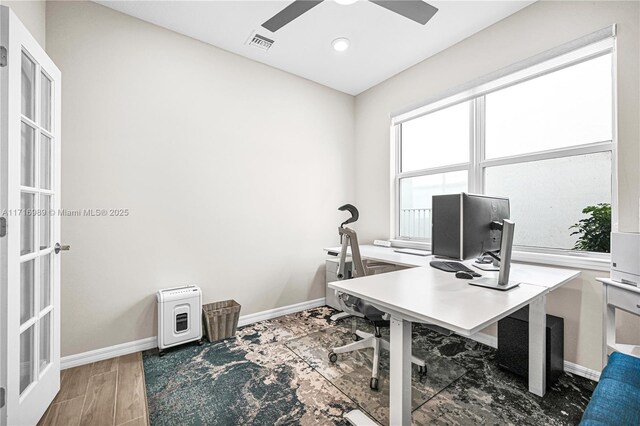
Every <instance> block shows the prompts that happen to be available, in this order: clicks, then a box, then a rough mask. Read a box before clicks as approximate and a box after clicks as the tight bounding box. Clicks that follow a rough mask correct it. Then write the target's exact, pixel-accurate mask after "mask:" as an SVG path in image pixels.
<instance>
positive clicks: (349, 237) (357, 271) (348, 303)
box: [335, 227, 369, 317]
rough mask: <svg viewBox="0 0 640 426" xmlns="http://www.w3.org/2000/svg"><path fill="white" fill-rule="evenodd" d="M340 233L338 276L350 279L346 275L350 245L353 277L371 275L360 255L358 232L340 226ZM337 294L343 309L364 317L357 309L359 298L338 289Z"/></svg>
mask: <svg viewBox="0 0 640 426" xmlns="http://www.w3.org/2000/svg"><path fill="white" fill-rule="evenodd" d="M338 233H339V234H340V237H341V238H342V249H341V251H340V263H339V265H338V278H339V279H341V280H344V279H348V277H347V276H346V263H347V251H348V248H349V247H351V265H352V274H351V275H352V278H357V277H364V276H366V275H369V271H368V270H367V268H366V266H365V265H364V263H363V262H362V257H361V256H360V246H359V245H358V235H357V234H356V231H354V230H353V229H350V228H343V227H339V228H338ZM335 295H336V300H337V301H338V304H339V305H340V309H342V311H344V312H347V313H349V314H351V315H355V316H359V317H364V315H363V313H362V312H360V311H359V310H358V309H357V305H358V302H359V301H360V299H359V298H357V297H354V296H350V295H348V294H346V293H341V292H339V291H338V290H335Z"/></svg>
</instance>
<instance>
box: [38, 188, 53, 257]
mask: <svg viewBox="0 0 640 426" xmlns="http://www.w3.org/2000/svg"><path fill="white" fill-rule="evenodd" d="M50 213H51V196H50V195H40V208H39V209H38V216H39V218H40V250H44V249H46V248H47V247H50V246H51V214H50Z"/></svg>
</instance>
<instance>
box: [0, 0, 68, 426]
mask: <svg viewBox="0 0 640 426" xmlns="http://www.w3.org/2000/svg"><path fill="white" fill-rule="evenodd" d="M0 45H1V46H4V47H5V48H6V50H7V63H8V65H7V66H5V67H2V68H0V74H1V78H0V94H1V96H0V112H1V113H0V116H1V119H0V194H1V195H0V213H3V214H4V215H5V217H6V219H7V236H6V237H4V238H0V253H1V254H0V261H2V264H0V271H1V272H0V288H1V289H2V290H1V291H3V293H1V294H0V312H1V314H0V324H1V327H0V330H1V331H0V339H1V340H0V350H1V352H0V380H1V381H2V382H0V385H1V386H2V387H4V388H5V389H6V406H5V407H4V408H2V411H0V415H1V417H0V425H4V424H9V425H11V424H35V423H37V421H38V420H39V419H40V417H41V416H42V415H43V414H44V411H45V410H46V408H47V406H48V405H49V403H50V402H51V401H52V400H53V397H54V396H55V395H56V393H57V392H58V390H59V389H60V256H59V255H57V254H55V253H53V248H52V247H53V245H54V244H55V243H56V242H58V241H60V216H59V215H58V214H57V212H58V211H59V209H60V142H61V138H60V136H61V132H60V128H61V119H60V115H61V111H60V110H61V108H60V106H61V105H60V99H61V98H60V96H61V75H60V70H59V69H58V68H57V67H56V66H55V64H54V63H53V61H51V59H50V58H49V57H48V56H47V55H46V53H45V51H44V49H42V47H41V46H40V45H39V44H38V42H37V41H36V40H35V39H34V38H33V36H32V35H31V34H30V33H29V32H28V31H27V29H26V28H25V26H24V25H23V24H22V23H21V22H20V20H19V19H18V18H17V17H16V15H15V14H14V13H13V12H12V11H11V10H10V9H9V8H8V7H6V6H0ZM23 51H24V52H25V53H26V54H27V55H28V56H30V57H31V59H32V60H33V61H34V62H35V64H36V66H35V79H34V81H33V82H32V83H33V85H34V86H33V87H34V91H35V96H34V99H33V101H34V103H35V113H34V115H33V122H32V124H33V126H34V129H35V131H34V135H35V136H34V138H35V139H34V147H35V148H34V154H33V155H34V159H35V160H34V163H33V164H34V166H33V167H34V168H35V169H38V168H39V161H40V159H39V158H38V155H37V154H38V153H39V150H40V149H41V137H43V136H41V135H46V134H48V135H49V137H51V138H52V140H53V143H52V144H51V149H52V154H51V160H50V161H51V163H50V167H52V169H53V170H54V172H53V174H52V175H50V176H51V179H52V182H51V189H50V190H48V191H47V190H43V189H37V188H40V182H39V181H37V180H36V179H34V180H36V181H34V183H33V187H34V189H31V188H30V187H22V186H21V164H22V160H21V149H22V148H21V142H20V141H21V128H22V123H23V122H27V121H28V120H26V119H25V118H24V117H23V118H21V117H22V116H21V70H22V65H21V60H22V53H23ZM41 71H42V72H44V73H46V74H47V75H48V76H49V77H50V79H51V80H52V81H53V87H52V96H53V99H52V101H51V111H52V117H51V121H52V122H51V129H50V130H51V131H49V132H47V131H46V130H45V129H44V128H42V127H41V126H40V124H41V123H40V121H41V120H40V107H41V104H40V96H41V93H40V84H41V80H40V79H41V74H40V72H41ZM34 173H35V176H36V178H37V177H38V175H39V173H40V171H38V170H36V171H35V172H34ZM22 192H33V193H35V194H36V195H34V207H39V199H40V195H38V194H46V195H49V196H50V201H51V206H50V208H51V210H52V211H53V214H52V215H51V216H52V219H51V221H50V222H49V224H50V227H51V231H50V232H51V235H50V241H49V242H48V244H46V247H47V248H43V247H41V244H42V243H40V241H39V238H40V236H39V235H40V234H39V231H40V228H39V227H40V218H39V217H38V216H35V218H34V219H33V224H34V225H33V234H34V237H33V244H34V246H33V248H32V251H33V255H32V254H26V255H21V253H20V250H21V242H20V240H21V231H22V230H21V226H22V225H21V220H22V217H21V215H23V214H24V212H20V213H16V210H19V209H20V207H21V201H20V197H21V195H20V194H21V193H22ZM34 213H35V212H34ZM36 243H37V244H36ZM47 253H50V259H51V262H52V264H53V265H52V267H51V269H50V273H51V274H52V275H51V276H52V280H53V285H52V287H51V288H50V300H51V305H50V307H47V308H43V309H42V310H41V306H40V303H39V297H40V296H39V292H40V290H39V288H38V287H39V280H40V277H39V265H40V263H41V259H42V258H41V257H40V256H41V255H43V254H47ZM25 258H34V259H37V260H36V261H35V262H34V264H35V273H34V277H33V282H34V284H33V292H34V296H33V298H34V300H35V302H34V312H35V313H34V318H35V320H34V321H32V323H33V324H34V325H33V329H32V330H33V332H34V334H35V336H34V338H33V340H32V347H33V349H32V350H33V353H34V357H33V361H32V363H33V364H35V366H34V367H33V368H32V370H31V371H32V372H34V374H35V378H34V382H32V383H31V384H30V385H29V386H28V387H26V389H24V391H23V392H22V394H20V370H21V367H20V362H21V360H20V328H21V327H23V328H25V327H27V326H28V324H29V322H30V321H31V320H29V321H26V322H24V324H22V325H21V319H20V310H21V307H20V305H21V300H20V298H21V295H20V286H21V284H20V279H21V277H20V274H21V268H20V262H21V261H22V262H25ZM5 266H6V267H5ZM46 312H49V313H50V317H49V318H50V321H51V327H52V328H51V330H52V331H51V334H50V339H51V340H52V342H53V343H52V344H51V346H50V347H51V354H50V358H51V359H50V364H48V365H47V366H46V367H44V368H42V367H41V366H40V365H39V364H40V363H39V361H38V357H39V346H38V345H39V337H38V336H39V329H40V326H41V322H40V320H39V319H38V318H39V316H40V315H42V316H44V315H46ZM32 319H33V318H32Z"/></svg>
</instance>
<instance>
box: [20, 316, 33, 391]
mask: <svg viewBox="0 0 640 426" xmlns="http://www.w3.org/2000/svg"><path fill="white" fill-rule="evenodd" d="M33 330H34V326H33V325H32V326H31V327H29V328H28V329H26V330H25V331H24V332H23V333H22V334H21V335H20V394H22V392H23V391H24V390H25V389H26V388H27V386H29V385H30V384H31V383H33V357H34V353H33V346H34V344H33V343H34V341H33V337H34V336H33V335H34V332H33Z"/></svg>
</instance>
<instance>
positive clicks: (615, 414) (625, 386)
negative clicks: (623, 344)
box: [580, 352, 640, 426]
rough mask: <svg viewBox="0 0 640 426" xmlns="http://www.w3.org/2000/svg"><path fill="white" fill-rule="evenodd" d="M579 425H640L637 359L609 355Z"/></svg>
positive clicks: (617, 354)
mask: <svg viewBox="0 0 640 426" xmlns="http://www.w3.org/2000/svg"><path fill="white" fill-rule="evenodd" d="M580 425H582V426H602V425H616V426H623V425H634V426H636V425H640V358H636V357H634V356H630V355H626V354H623V353H620V352H614V353H613V354H611V356H610V357H609V361H608V363H607V366H606V367H605V369H604V370H603V371H602V374H601V375H600V381H599V382H598V386H596V389H595V391H593V395H592V396H591V401H589V405H588V406H587V409H586V410H585V412H584V415H583V416H582V421H581V422H580Z"/></svg>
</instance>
